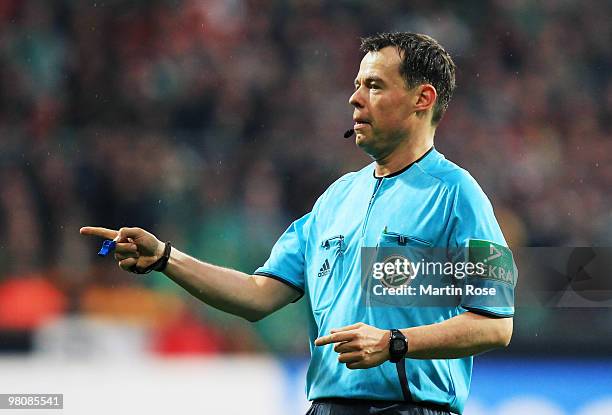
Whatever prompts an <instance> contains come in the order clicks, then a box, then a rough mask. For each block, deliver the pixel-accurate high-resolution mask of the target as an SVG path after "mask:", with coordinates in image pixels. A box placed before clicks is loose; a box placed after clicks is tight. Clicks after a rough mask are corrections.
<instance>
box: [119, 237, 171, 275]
mask: <svg viewBox="0 0 612 415" xmlns="http://www.w3.org/2000/svg"><path fill="white" fill-rule="evenodd" d="M171 250H172V245H171V244H170V242H166V245H165V246H164V253H163V254H162V256H161V257H160V258H159V259H158V260H157V261H155V262H154V263H152V264H151V265H149V266H148V267H146V268H139V267H137V266H136V264H134V265H132V266H131V267H130V269H129V271H130V272H133V273H134V274H148V273H149V272H151V271H159V272H163V271H164V270H165V269H166V266H167V265H168V260H169V259H170V251H171Z"/></svg>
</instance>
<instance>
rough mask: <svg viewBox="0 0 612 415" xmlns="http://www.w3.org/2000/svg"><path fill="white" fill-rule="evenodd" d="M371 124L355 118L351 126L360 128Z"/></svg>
mask: <svg viewBox="0 0 612 415" xmlns="http://www.w3.org/2000/svg"><path fill="white" fill-rule="evenodd" d="M370 125H371V124H370V123H369V122H368V121H367V120H363V119H356V120H355V125H354V126H353V128H354V129H355V130H359V129H362V128H366V127H368V126H370Z"/></svg>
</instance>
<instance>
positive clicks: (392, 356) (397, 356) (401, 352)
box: [389, 329, 408, 363]
mask: <svg viewBox="0 0 612 415" xmlns="http://www.w3.org/2000/svg"><path fill="white" fill-rule="evenodd" d="M407 352H408V339H407V338H406V336H404V334H403V333H402V332H401V331H399V330H398V329H391V338H390V339H389V361H390V362H392V363H397V362H400V361H401V360H402V359H403V358H404V357H406V353H407Z"/></svg>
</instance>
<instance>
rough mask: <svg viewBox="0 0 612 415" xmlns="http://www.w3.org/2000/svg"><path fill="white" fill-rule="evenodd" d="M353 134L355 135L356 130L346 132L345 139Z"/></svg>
mask: <svg viewBox="0 0 612 415" xmlns="http://www.w3.org/2000/svg"><path fill="white" fill-rule="evenodd" d="M353 134H355V130H353V129H352V128H351V129H349V130H346V132H345V133H344V138H349V137H350V136H352V135H353Z"/></svg>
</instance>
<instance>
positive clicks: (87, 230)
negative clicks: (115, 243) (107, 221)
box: [79, 226, 119, 239]
mask: <svg viewBox="0 0 612 415" xmlns="http://www.w3.org/2000/svg"><path fill="white" fill-rule="evenodd" d="M79 233H80V234H81V235H92V236H100V237H102V238H106V239H115V238H116V237H117V235H118V234H119V232H118V231H114V230H112V229H107V228H100V227H97V226H84V227H82V228H81V229H80V230H79Z"/></svg>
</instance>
